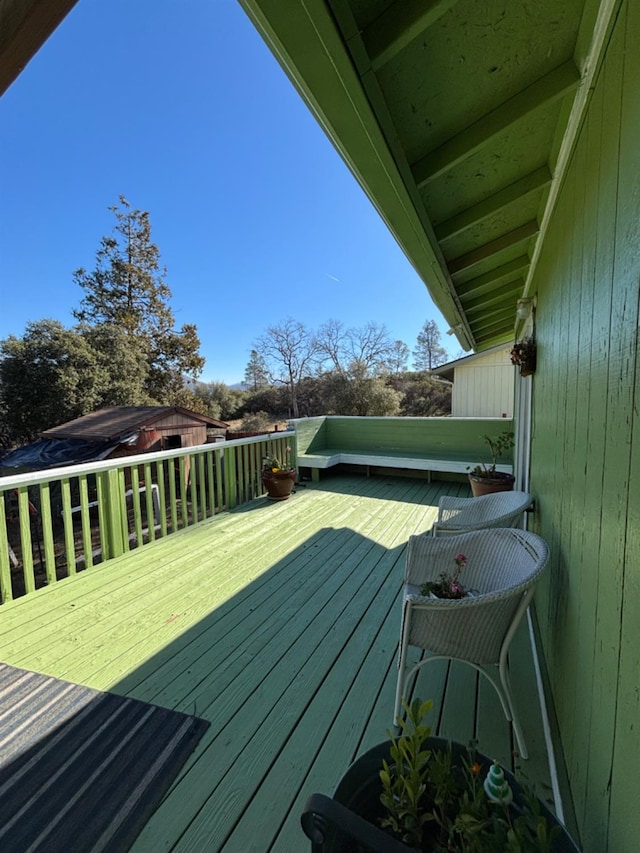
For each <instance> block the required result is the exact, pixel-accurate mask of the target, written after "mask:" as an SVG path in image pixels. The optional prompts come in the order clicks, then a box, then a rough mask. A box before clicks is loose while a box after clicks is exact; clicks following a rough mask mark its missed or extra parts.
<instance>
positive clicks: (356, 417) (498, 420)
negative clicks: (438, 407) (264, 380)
mask: <svg viewBox="0 0 640 853" xmlns="http://www.w3.org/2000/svg"><path fill="white" fill-rule="evenodd" d="M321 418H324V419H325V420H340V421H449V422H451V421H479V422H480V423H484V422H487V423H488V422H492V423H505V424H508V423H510V422H511V421H513V420H514V419H513V418H498V417H493V418H482V417H476V416H475V415H474V416H465V417H459V416H456V417H452V416H450V415H433V416H431V415H429V416H426V415H314V416H311V417H309V418H290V419H289V423H292V424H296V423H299V422H303V421H316V420H319V419H321Z"/></svg>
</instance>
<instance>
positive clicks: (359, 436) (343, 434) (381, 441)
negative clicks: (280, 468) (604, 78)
mask: <svg viewBox="0 0 640 853" xmlns="http://www.w3.org/2000/svg"><path fill="white" fill-rule="evenodd" d="M294 424H295V429H296V433H297V435H298V452H299V453H313V452H314V451H317V450H324V449H336V450H344V451H352V452H358V451H362V452H367V451H369V452H384V451H389V452H392V453H404V454H406V455H407V456H411V455H412V454H420V455H422V456H424V455H429V456H431V457H432V458H434V459H440V458H442V459H447V458H449V457H454V456H455V457H456V458H458V459H460V460H468V461H469V462H470V463H473V464H476V463H480V462H483V463H487V464H488V463H490V461H491V459H490V456H489V452H488V447H487V444H486V442H485V440H484V436H485V435H489V436H491V438H495V437H497V436H498V435H499V434H500V433H501V432H504V431H505V430H508V431H512V430H513V421H512V420H511V419H509V418H393V417H391V418H385V417H341V416H335V415H329V416H326V417H322V418H302V419H299V420H296V421H294ZM500 462H501V463H504V464H507V465H508V464H511V463H512V462H513V454H512V451H511V450H508V451H506V452H505V453H504V454H503V455H502V456H501V458H500Z"/></svg>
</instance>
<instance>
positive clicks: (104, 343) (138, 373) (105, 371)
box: [78, 323, 153, 407]
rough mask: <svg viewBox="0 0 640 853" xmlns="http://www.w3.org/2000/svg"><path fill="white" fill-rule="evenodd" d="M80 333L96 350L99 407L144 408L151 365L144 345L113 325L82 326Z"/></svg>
mask: <svg viewBox="0 0 640 853" xmlns="http://www.w3.org/2000/svg"><path fill="white" fill-rule="evenodd" d="M78 331H79V333H80V334H81V335H82V337H83V338H84V339H85V340H86V341H87V343H88V344H89V346H90V347H91V349H92V350H93V352H94V354H95V358H96V363H97V365H98V368H99V370H100V373H101V376H100V402H99V406H100V407H102V406H143V405H148V404H150V403H152V402H153V401H152V400H151V399H150V398H149V395H148V393H147V390H146V388H147V378H148V372H149V364H148V361H147V353H146V351H145V347H144V342H143V341H142V340H141V339H140V338H138V337H134V336H131V335H128V334H127V333H126V332H125V331H124V329H121V328H120V327H119V326H114V325H112V324H107V323H101V324H100V325H99V326H81V327H79V328H78Z"/></svg>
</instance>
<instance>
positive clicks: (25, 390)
mask: <svg viewBox="0 0 640 853" xmlns="http://www.w3.org/2000/svg"><path fill="white" fill-rule="evenodd" d="M105 379H106V376H105V373H104V369H103V367H102V366H101V365H100V361H99V358H98V357H97V355H96V351H95V350H94V349H93V348H92V346H91V344H90V342H89V341H88V340H87V339H86V338H85V337H84V336H83V335H81V334H80V333H79V332H78V331H73V330H71V329H66V328H65V327H64V326H63V325H62V323H59V322H58V321H57V320H48V319H45V320H38V321H37V322H34V323H29V324H28V325H27V328H26V331H25V333H24V336H23V337H22V338H17V337H15V336H14V335H10V336H9V337H8V338H6V339H5V340H3V341H1V342H0V408H3V409H4V410H5V423H6V431H7V434H8V435H9V436H10V439H11V441H12V442H14V443H25V442H29V441H32V440H34V439H35V438H37V437H38V435H39V434H40V433H41V432H42V431H43V430H45V429H49V428H50V427H53V426H57V425H58V424H61V423H64V422H65V421H68V420H72V419H73V418H77V417H79V416H80V415H83V414H86V413H87V412H90V411H93V410H94V409H96V408H98V407H99V405H100V403H101V400H102V395H103V392H104V388H105Z"/></svg>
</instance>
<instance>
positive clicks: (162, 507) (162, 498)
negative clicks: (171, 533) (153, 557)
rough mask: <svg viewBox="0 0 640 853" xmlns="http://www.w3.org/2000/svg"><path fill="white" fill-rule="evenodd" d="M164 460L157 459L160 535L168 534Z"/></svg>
mask: <svg viewBox="0 0 640 853" xmlns="http://www.w3.org/2000/svg"><path fill="white" fill-rule="evenodd" d="M164 472H165V467H164V462H163V461H162V459H158V460H156V478H157V480H158V511H159V515H160V518H159V519H158V521H159V523H160V535H161V536H166V535H167V504H166V494H165V487H164V483H165V480H164Z"/></svg>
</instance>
